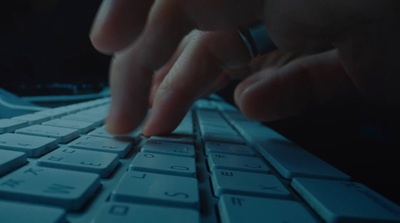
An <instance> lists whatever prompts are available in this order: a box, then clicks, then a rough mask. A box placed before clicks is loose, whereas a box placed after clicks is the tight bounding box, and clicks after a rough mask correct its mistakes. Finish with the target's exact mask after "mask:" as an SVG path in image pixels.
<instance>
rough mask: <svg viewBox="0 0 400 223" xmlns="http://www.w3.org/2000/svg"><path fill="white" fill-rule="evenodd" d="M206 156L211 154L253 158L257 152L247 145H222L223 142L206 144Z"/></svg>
mask: <svg viewBox="0 0 400 223" xmlns="http://www.w3.org/2000/svg"><path fill="white" fill-rule="evenodd" d="M205 150H206V155H209V154H210V153H226V154H233V155H234V154H236V155H248V156H253V155H254V154H255V152H254V151H253V150H252V149H251V148H250V147H249V146H247V145H240V144H232V143H222V142H206V143H205Z"/></svg>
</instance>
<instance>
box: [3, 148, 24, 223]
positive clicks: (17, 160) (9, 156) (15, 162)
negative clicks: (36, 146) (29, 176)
mask: <svg viewBox="0 0 400 223" xmlns="http://www.w3.org/2000/svg"><path fill="white" fill-rule="evenodd" d="M26 158H27V156H26V153H22V152H14V151H8V150H1V149H0V176H2V175H4V174H6V173H8V172H10V171H12V170H14V169H16V168H17V167H20V166H22V165H24V164H25V163H27V160H26ZM0 222H1V221H0Z"/></svg>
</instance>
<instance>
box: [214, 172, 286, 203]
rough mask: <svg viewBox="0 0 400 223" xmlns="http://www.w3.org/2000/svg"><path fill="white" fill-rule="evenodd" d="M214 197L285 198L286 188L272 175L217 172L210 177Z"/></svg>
mask: <svg viewBox="0 0 400 223" xmlns="http://www.w3.org/2000/svg"><path fill="white" fill-rule="evenodd" d="M211 182H212V186H213V189H214V194H215V196H217V197H219V196H221V195H222V194H226V193H229V194H241V195H254V196H264V197H276V198H287V197H289V196H290V193H289V191H288V190H287V189H286V187H285V186H284V185H283V184H282V183H281V182H280V181H279V180H278V178H276V177H275V176H273V175H270V174H261V173H249V172H240V171H230V170H218V171H215V172H213V174H212V175H211Z"/></svg>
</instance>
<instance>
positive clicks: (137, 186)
mask: <svg viewBox="0 0 400 223" xmlns="http://www.w3.org/2000/svg"><path fill="white" fill-rule="evenodd" d="M198 191H199V190H198V185H197V179H195V178H188V177H179V176H170V175H163V174H155V173H145V172H137V171H128V172H126V174H125V175H124V176H123V178H122V179H121V181H120V183H119V184H118V186H117V188H116V189H115V190H114V191H113V193H112V195H111V199H112V200H114V201H124V202H134V203H147V204H154V205H165V206H176V207H192V208H196V207H198V205H199V192H198Z"/></svg>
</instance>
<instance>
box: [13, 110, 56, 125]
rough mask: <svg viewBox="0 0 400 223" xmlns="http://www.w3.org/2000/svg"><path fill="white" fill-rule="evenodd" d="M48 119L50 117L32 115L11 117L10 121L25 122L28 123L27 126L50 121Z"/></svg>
mask: <svg viewBox="0 0 400 223" xmlns="http://www.w3.org/2000/svg"><path fill="white" fill-rule="evenodd" d="M50 118H51V116H48V115H41V114H36V113H34V114H27V115H20V116H16V117H13V118H12V119H15V120H22V121H26V122H28V123H29V125H35V124H40V123H42V122H44V121H47V120H50Z"/></svg>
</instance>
